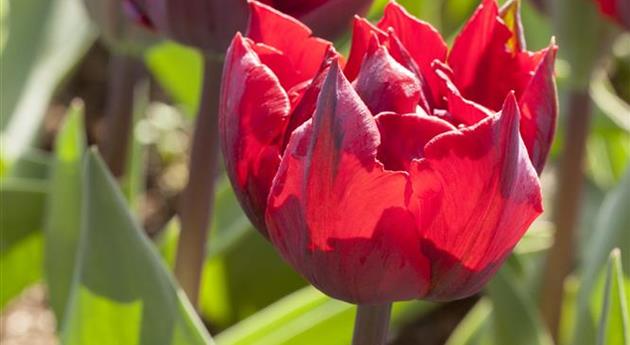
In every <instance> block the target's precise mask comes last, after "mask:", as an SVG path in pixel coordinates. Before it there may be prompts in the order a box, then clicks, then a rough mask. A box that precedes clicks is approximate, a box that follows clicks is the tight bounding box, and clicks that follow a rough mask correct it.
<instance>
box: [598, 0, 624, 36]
mask: <svg viewBox="0 0 630 345" xmlns="http://www.w3.org/2000/svg"><path fill="white" fill-rule="evenodd" d="M597 4H598V5H599V9H600V11H601V12H602V13H603V14H604V15H606V16H607V17H609V18H611V19H612V20H614V21H616V22H617V23H618V24H619V25H621V26H622V27H624V28H625V29H626V30H630V2H629V1H628V0H597Z"/></svg>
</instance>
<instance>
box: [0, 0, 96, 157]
mask: <svg viewBox="0 0 630 345" xmlns="http://www.w3.org/2000/svg"><path fill="white" fill-rule="evenodd" d="M5 1H8V2H7V3H5ZM3 11H8V15H4V14H3V16H2V21H3V22H2V28H3V30H2V31H3V33H2V34H3V35H6V37H5V38H4V40H3V41H4V42H3V46H2V50H0V61H1V64H2V102H0V129H1V130H2V135H1V140H2V155H3V160H9V161H12V160H15V159H17V158H18V157H20V156H21V155H22V153H24V152H25V151H28V149H29V146H30V145H31V144H32V143H33V142H34V141H36V140H37V137H36V136H37V132H38V130H39V129H40V126H41V121H42V119H43V116H44V113H45V111H46V107H47V106H48V102H49V100H50V98H51V96H52V93H53V91H54V90H55V88H56V86H57V84H58V83H59V82H60V81H61V80H62V78H63V77H64V76H65V75H66V74H67V72H68V71H69V70H70V69H71V68H72V67H73V66H74V64H75V63H76V62H77V61H78V59H79V58H80V57H81V56H82V55H83V53H84V52H85V51H86V48H87V47H88V46H89V44H90V43H91V42H93V40H94V38H95V35H94V31H93V29H92V27H91V25H90V23H89V21H88V19H87V17H86V15H85V14H84V12H83V9H82V8H81V4H80V3H79V2H78V1H76V0H3Z"/></svg>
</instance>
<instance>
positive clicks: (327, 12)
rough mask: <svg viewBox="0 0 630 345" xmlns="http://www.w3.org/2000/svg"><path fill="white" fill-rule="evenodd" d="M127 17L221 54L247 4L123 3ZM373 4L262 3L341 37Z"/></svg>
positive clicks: (195, 0)
mask: <svg viewBox="0 0 630 345" xmlns="http://www.w3.org/2000/svg"><path fill="white" fill-rule="evenodd" d="M124 1H125V6H126V8H127V10H128V12H129V13H130V15H131V16H132V17H133V18H135V19H136V21H137V22H138V23H140V24H142V25H144V26H147V27H151V28H154V29H157V30H158V31H160V32H163V33H165V34H166V35H167V36H170V37H171V38H173V39H175V40H177V41H180V42H182V43H184V44H188V45H192V46H195V47H198V48H201V49H203V50H205V51H210V52H220V53H223V51H224V50H225V48H226V47H227V45H228V43H229V40H230V39H231V38H232V36H234V33H235V32H236V31H237V30H241V29H243V28H245V24H246V22H247V17H248V15H249V13H248V10H247V9H248V6H247V1H246V0H124ZM372 1H373V0H301V1H291V0H263V2H264V3H266V4H268V5H271V6H273V7H275V8H276V9H278V10H280V11H282V12H285V13H288V14H290V15H292V16H294V17H295V18H298V19H300V20H301V21H303V22H304V23H306V24H307V25H309V26H310V27H311V28H312V29H313V30H314V31H315V33H316V34H318V35H320V36H323V37H334V36H337V35H339V34H340V33H342V32H343V31H344V30H345V29H346V27H347V26H348V24H349V23H350V21H351V16H352V15H353V14H355V13H363V12H364V11H366V10H367V9H368V7H369V5H370V4H371V3H372Z"/></svg>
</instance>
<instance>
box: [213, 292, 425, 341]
mask: <svg viewBox="0 0 630 345" xmlns="http://www.w3.org/2000/svg"><path fill="white" fill-rule="evenodd" d="M431 308H432V305H431V304H428V303H423V302H418V301H416V302H402V303H396V304H394V309H393V311H392V324H393V325H394V326H393V327H395V325H396V324H397V323H398V322H399V321H400V319H401V318H405V317H408V316H409V313H413V314H414V315H416V316H417V315H419V314H421V313H425V312H427V311H429V310H430V309H431ZM355 313H356V307H355V306H354V305H352V304H348V303H345V302H341V301H337V300H334V299H331V298H329V297H327V296H325V295H324V294H322V293H321V292H319V291H317V290H315V288H313V287H310V286H309V287H305V288H303V289H302V290H299V291H297V292H295V293H293V294H291V295H289V296H287V297H285V298H284V299H282V300H280V301H278V302H277V303H274V304H273V305H271V306H269V307H268V308H266V309H264V310H262V311H260V312H258V313H256V314H254V315H253V316H251V317H249V318H247V319H245V320H244V321H241V322H240V323H238V324H237V325H235V326H233V327H231V328H229V329H227V330H226V331H224V332H222V333H220V334H219V335H217V336H216V338H215V339H216V342H217V344H218V345H281V344H282V345H291V344H300V345H320V344H326V345H336V344H338V345H346V344H349V343H350V340H351V338H352V327H353V325H354V317H355Z"/></svg>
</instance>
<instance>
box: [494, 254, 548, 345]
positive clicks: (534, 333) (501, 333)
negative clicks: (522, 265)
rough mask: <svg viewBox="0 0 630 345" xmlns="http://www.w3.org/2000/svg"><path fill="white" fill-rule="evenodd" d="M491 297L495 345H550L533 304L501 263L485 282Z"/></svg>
mask: <svg viewBox="0 0 630 345" xmlns="http://www.w3.org/2000/svg"><path fill="white" fill-rule="evenodd" d="M488 295H489V297H490V299H491V300H492V306H493V321H494V330H495V336H496V341H495V344H513V345H520V344H522V345H551V344H553V341H552V340H551V337H550V336H549V334H548V333H547V330H546V328H545V327H544V326H543V324H542V322H541V320H540V319H539V317H538V312H537V310H536V309H535V307H534V306H535V303H534V301H532V300H531V298H530V296H528V295H527V293H525V291H523V290H521V287H520V286H519V284H518V279H517V277H516V275H515V274H514V273H513V272H512V271H511V270H510V267H509V266H508V265H506V266H504V267H503V268H502V269H501V270H500V271H499V273H498V274H497V275H496V276H495V277H494V279H493V280H492V281H491V282H490V284H488Z"/></svg>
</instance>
